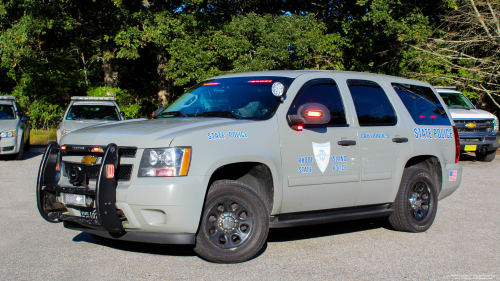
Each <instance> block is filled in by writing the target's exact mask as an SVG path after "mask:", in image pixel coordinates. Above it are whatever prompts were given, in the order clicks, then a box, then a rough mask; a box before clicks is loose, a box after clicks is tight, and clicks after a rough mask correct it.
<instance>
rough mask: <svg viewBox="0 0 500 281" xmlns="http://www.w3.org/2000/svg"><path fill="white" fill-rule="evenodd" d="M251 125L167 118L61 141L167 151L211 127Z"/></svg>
mask: <svg viewBox="0 0 500 281" xmlns="http://www.w3.org/2000/svg"><path fill="white" fill-rule="evenodd" d="M235 122H236V123H247V122H252V121H243V120H235V119H228V118H206V117H205V118H195V117H190V118H164V119H155V120H145V119H144V120H139V121H136V120H130V121H122V122H116V123H114V124H104V125H98V126H93V127H90V128H84V129H81V130H78V131H76V132H72V133H71V134H68V135H65V136H64V137H62V138H61V141H60V143H61V144H67V145H71V144H74V145H107V144H109V143H115V144H117V145H118V146H135V147H138V148H149V147H168V146H169V145H170V143H171V142H172V139H173V138H174V137H176V136H179V135H184V134H188V133H191V132H195V131H198V130H205V129H207V128H210V127H219V126H224V125H229V124H234V123H235Z"/></svg>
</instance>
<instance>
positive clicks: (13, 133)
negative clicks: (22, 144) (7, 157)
mask: <svg viewBox="0 0 500 281" xmlns="http://www.w3.org/2000/svg"><path fill="white" fill-rule="evenodd" d="M16 135H17V132H16V131H14V130H10V131H3V132H2V133H1V134H0V137H2V138H13V137H15V136H16Z"/></svg>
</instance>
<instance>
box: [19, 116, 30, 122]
mask: <svg viewBox="0 0 500 281" xmlns="http://www.w3.org/2000/svg"><path fill="white" fill-rule="evenodd" d="M30 120H31V119H30V118H29V117H28V116H23V117H21V121H22V122H28V121H30Z"/></svg>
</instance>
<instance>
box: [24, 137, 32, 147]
mask: <svg viewBox="0 0 500 281" xmlns="http://www.w3.org/2000/svg"><path fill="white" fill-rule="evenodd" d="M30 141H31V140H30V137H29V136H28V140H27V141H26V144H25V145H24V151H30V149H31V144H30Z"/></svg>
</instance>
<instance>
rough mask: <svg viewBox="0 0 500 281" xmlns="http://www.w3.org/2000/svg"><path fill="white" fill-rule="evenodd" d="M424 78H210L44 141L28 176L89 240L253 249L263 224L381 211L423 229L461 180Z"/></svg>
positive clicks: (208, 253)
mask: <svg viewBox="0 0 500 281" xmlns="http://www.w3.org/2000/svg"><path fill="white" fill-rule="evenodd" d="M449 116H450V114H449V111H448V109H447V107H446V106H443V101H442V99H441V98H440V97H439V95H437V94H436V93H435V91H434V90H433V88H432V87H431V86H430V85H429V84H427V83H423V82H419V81H414V80H408V79H403V78H398V77H392V76H384V75H375V74H368V73H356V72H341V71H267V72H250V73H238V74H230V75H224V76H219V77H214V78H211V79H207V80H205V81H203V82H201V83H199V84H197V85H195V86H193V87H192V88H190V89H189V90H187V91H186V93H185V94H184V95H182V96H181V97H180V98H179V99H177V100H176V101H175V102H174V103H172V104H171V105H170V106H168V107H167V108H166V109H164V110H163V111H162V112H161V113H160V114H158V115H156V118H155V119H152V120H145V121H124V122H119V123H114V124H106V125H101V126H97V127H93V128H85V129H81V130H78V131H76V132H73V133H71V134H69V135H67V136H65V137H64V138H63V139H62V140H61V143H60V144H59V145H58V144H56V143H50V144H49V145H48V147H47V149H46V151H45V154H44V156H43V158H42V161H41V164H40V170H39V177H38V185H37V200H38V209H39V211H40V214H41V215H42V217H43V218H44V219H46V220H47V221H49V222H54V223H55V222H63V223H64V227H66V228H68V229H73V230H77V231H83V232H87V233H90V234H92V235H93V236H94V237H96V238H102V237H104V238H109V239H118V240H126V241H141V242H149V243H161V244H191V245H194V250H195V251H196V253H198V254H199V255H200V256H201V257H203V258H204V259H206V260H209V261H213V262H224V263H230V262H241V261H245V260H248V259H250V258H252V257H253V256H254V255H256V253H257V252H258V251H259V250H260V249H261V247H262V246H263V244H264V243H265V241H266V237H267V234H268V230H269V228H270V227H289V226H300V225H310V224H317V223H330V222H337V221H343V220H354V219H361V218H370V217H388V219H389V222H390V223H391V225H392V226H393V227H394V228H395V229H397V230H400V231H407V232H423V231H426V230H427V229H428V228H429V227H430V226H431V225H432V223H433V221H434V218H435V216H436V211H437V206H438V200H440V199H443V198H445V197H447V196H449V195H450V194H451V193H453V192H454V191H455V190H456V189H457V188H458V186H459V185H460V182H461V176H462V168H461V166H460V164H458V158H459V156H460V146H459V142H458V137H457V130H456V129H455V127H454V126H453V121H452V120H451V119H450V117H449Z"/></svg>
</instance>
